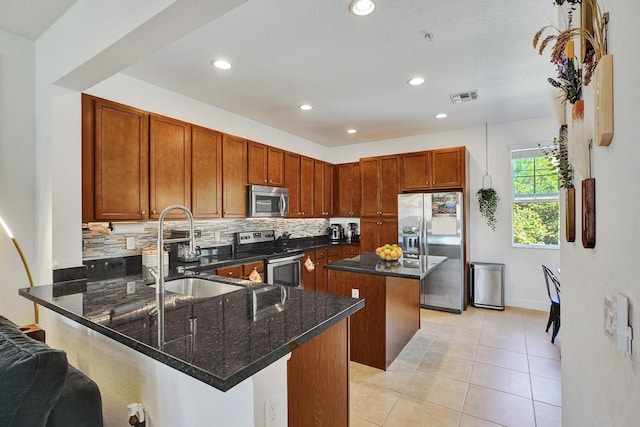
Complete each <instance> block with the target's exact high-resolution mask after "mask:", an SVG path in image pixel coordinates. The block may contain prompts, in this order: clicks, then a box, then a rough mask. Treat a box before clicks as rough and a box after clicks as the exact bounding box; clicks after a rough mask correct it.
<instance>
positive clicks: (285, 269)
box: [267, 254, 304, 286]
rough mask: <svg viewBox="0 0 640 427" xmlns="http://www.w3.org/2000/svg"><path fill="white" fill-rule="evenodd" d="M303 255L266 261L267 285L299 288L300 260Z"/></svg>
mask: <svg viewBox="0 0 640 427" xmlns="http://www.w3.org/2000/svg"><path fill="white" fill-rule="evenodd" d="M302 258H304V255H303V254H296V255H292V256H287V257H283V258H275V259H267V283H268V284H270V285H282V286H300V260H302Z"/></svg>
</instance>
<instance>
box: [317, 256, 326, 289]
mask: <svg viewBox="0 0 640 427" xmlns="http://www.w3.org/2000/svg"><path fill="white" fill-rule="evenodd" d="M325 265H327V258H318V259H316V269H315V270H314V272H315V279H316V288H315V291H316V292H327V271H326V270H325V269H324V266H325Z"/></svg>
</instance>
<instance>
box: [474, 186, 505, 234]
mask: <svg viewBox="0 0 640 427" xmlns="http://www.w3.org/2000/svg"><path fill="white" fill-rule="evenodd" d="M476 196H477V197H478V205H479V207H480V214H481V215H482V216H483V217H485V219H486V220H487V225H488V226H489V227H491V229H492V230H495V229H496V221H497V220H496V211H497V210H498V202H499V201H500V197H499V196H498V193H497V192H496V190H494V189H493V188H481V189H480V190H478V192H477V193H476Z"/></svg>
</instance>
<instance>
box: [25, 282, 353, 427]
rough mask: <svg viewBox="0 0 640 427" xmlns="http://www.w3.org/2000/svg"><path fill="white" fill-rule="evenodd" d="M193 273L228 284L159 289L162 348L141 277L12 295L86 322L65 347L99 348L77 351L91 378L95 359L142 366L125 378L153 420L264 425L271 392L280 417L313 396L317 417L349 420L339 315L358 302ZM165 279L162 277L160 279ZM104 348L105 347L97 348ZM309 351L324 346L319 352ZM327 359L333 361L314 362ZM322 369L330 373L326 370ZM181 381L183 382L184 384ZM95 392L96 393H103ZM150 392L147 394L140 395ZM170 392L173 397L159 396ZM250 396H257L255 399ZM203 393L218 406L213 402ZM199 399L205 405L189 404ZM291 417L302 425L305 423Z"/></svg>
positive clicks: (151, 292)
mask: <svg viewBox="0 0 640 427" xmlns="http://www.w3.org/2000/svg"><path fill="white" fill-rule="evenodd" d="M199 278H200V279H205V280H206V279H209V280H215V281H216V282H221V283H225V284H227V285H228V284H231V285H236V286H235V287H234V288H233V290H231V291H230V292H227V293H224V294H222V295H219V296H205V297H201V296H197V295H188V294H182V293H175V292H167V293H166V295H165V325H166V328H165V342H166V344H165V345H164V348H163V350H160V349H159V348H158V347H159V346H158V334H157V318H156V317H157V310H156V309H155V289H153V288H151V287H150V286H148V285H149V282H148V280H145V279H144V278H142V277H141V276H140V275H136V276H127V277H120V278H114V279H108V280H97V281H87V280H79V281H70V282H63V283H59V284H53V285H45V286H36V287H33V288H25V289H21V290H20V294H21V295H22V296H24V297H26V298H28V299H30V300H32V301H34V302H36V303H38V304H40V305H42V306H44V307H47V308H49V309H51V310H52V311H53V312H55V313H56V314H57V315H59V316H61V317H62V321H63V323H66V324H67V325H68V324H69V319H71V320H72V321H73V322H77V324H79V325H82V327H83V328H86V329H87V330H88V333H87V334H85V337H84V338H82V337H81V339H80V341H79V343H80V344H78V343H74V345H73V346H74V347H76V346H78V345H83V344H82V340H83V339H84V345H85V346H86V349H85V350H84V351H86V352H87V353H89V352H90V350H91V348H92V347H94V346H96V347H97V346H102V347H103V350H102V351H100V354H99V355H97V356H98V357H94V358H82V357H80V364H82V365H83V366H82V367H83V368H85V369H84V370H85V371H87V370H88V371H89V375H90V376H91V377H95V375H97V374H93V375H92V374H91V372H98V371H99V370H100V369H103V366H96V364H97V363H100V362H98V361H97V360H98V359H99V360H101V362H102V363H106V364H109V363H111V362H113V366H112V368H111V369H119V368H120V367H122V360H126V361H130V360H135V361H136V362H135V363H141V365H140V366H142V368H140V367H138V368H137V369H131V372H132V373H131V375H138V377H135V378H127V379H126V381H130V382H132V383H133V384H134V386H135V387H140V391H139V394H140V396H138V397H137V398H136V400H138V401H140V400H142V403H143V404H144V405H147V406H150V407H151V408H152V414H151V415H150V417H151V418H152V419H154V418H155V419H154V421H153V425H154V426H163V425H179V423H180V419H182V420H183V421H184V420H190V421H194V420H197V419H201V420H202V421H203V422H204V421H205V420H206V419H207V417H208V418H209V421H210V420H211V419H213V418H217V419H220V420H226V422H228V423H231V424H228V425H265V424H264V420H265V413H264V408H265V402H266V400H267V399H279V400H277V403H278V405H280V407H281V408H284V412H285V415H282V417H283V418H284V419H285V420H286V418H287V416H286V412H287V411H286V408H287V401H292V402H294V403H293V404H290V405H289V406H288V408H289V418H292V417H293V419H295V420H301V419H304V417H305V414H300V413H299V412H309V408H313V405H314V404H317V401H315V402H314V401H312V402H309V400H311V399H324V400H320V401H321V403H322V404H323V405H324V410H325V415H327V414H332V415H331V416H332V417H336V416H338V418H337V419H338V420H344V423H343V422H339V423H338V425H345V426H346V425H348V340H347V337H348V317H349V316H350V315H352V314H353V313H355V312H356V311H357V310H359V309H360V308H362V306H363V305H364V303H363V301H359V300H356V299H351V298H349V299H347V298H341V297H338V296H335V295H329V294H321V293H315V292H308V291H304V290H302V289H299V288H290V287H279V286H269V285H264V284H257V285H256V284H251V283H250V282H247V281H243V280H236V279H226V278H222V277H218V276H214V275H209V274H207V273H204V272H203V273H200V274H199ZM171 279H172V277H170V278H168V279H167V283H168V284H169V283H171V282H170V280H171ZM73 322H72V323H73ZM72 329H76V330H77V329H78V327H77V326H75V327H74V326H71V328H69V333H70V335H71V333H72V332H73V331H72ZM96 333H98V334H99V335H100V336H99V337H98V336H96ZM104 337H107V338H108V339H107V340H105V339H104ZM94 338H95V340H93V339H94ZM64 339H65V340H66V339H67V337H64ZM109 342H112V344H111V345H109V344H108V343H109ZM105 343H106V344H105ZM105 346H106V348H108V350H106V353H108V354H104V353H105V351H104V348H105ZM318 348H323V349H325V351H323V352H322V353H319V352H318V351H317V349H318ZM63 349H65V350H67V349H66V348H63ZM132 351H133V352H134V353H138V354H141V355H144V357H143V358H142V359H144V361H142V362H139V360H140V359H141V358H140V357H139V356H138V357H136V356H135V354H134V355H133V356H132ZM287 360H288V361H287ZM147 361H148V362H147ZM285 362H286V364H285ZM327 362H331V363H332V365H331V366H326V365H323V363H327ZM119 365H120V366H119ZM276 365H280V366H284V379H283V378H277V377H278V376H280V377H282V375H281V374H282V372H283V369H282V368H278V369H275V370H274V369H272V367H273V366H276ZM167 368H170V369H167ZM314 370H319V371H321V372H318V373H317V375H315V376H322V377H323V378H325V379H327V381H325V382H324V383H320V384H318V382H317V381H315V380H314V379H313V378H314V374H313V372H314ZM138 371H146V372H145V373H144V374H142V373H138ZM329 371H331V373H332V375H327V372H329ZM160 372H163V374H160ZM265 372H266V373H267V374H265ZM146 374H149V375H146ZM333 374H335V375H333ZM140 375H141V376H140ZM261 375H262V377H260V376H261ZM150 376H153V378H150ZM185 376H186V377H190V378H192V379H196V380H197V381H196V383H195V385H193V384H194V382H193V381H192V380H188V381H187V380H184V379H182V378H184V377H185ZM274 377H276V378H274ZM281 381H284V384H285V386H284V387H279V388H272V387H271V383H275V382H281ZM96 382H97V383H98V385H99V386H100V385H101V384H100V381H96ZM185 384H190V385H189V386H188V388H189V389H186V388H187V386H185ZM198 384H199V385H198ZM207 387H210V389H211V391H209V390H207ZM322 387H325V388H324V389H323V388H322ZM258 388H261V390H257V389H258ZM101 389H102V390H101V391H102V392H103V394H104V393H110V392H111V390H105V389H104V387H101ZM149 389H150V390H153V391H152V392H151V393H154V395H153V396H150V395H147V396H145V390H149ZM214 389H215V390H214ZM197 390H199V391H197ZM303 392H306V393H308V394H306V395H305V394H303ZM147 393H149V392H148V391H147ZM157 394H162V396H161V397H158V396H157ZM171 394H173V395H174V400H172V401H166V399H168V397H167V395H171ZM283 394H284V396H283ZM227 395H228V396H227ZM257 395H260V396H261V398H263V399H262V401H260V402H257V403H256V402H254V399H255V397H256V396H257ZM332 395H333V396H335V397H333V398H332V397H330V396H332ZM204 396H208V399H204ZM211 396H213V397H211ZM229 396H230V397H229ZM327 396H329V397H327ZM212 398H215V399H219V400H220V401H221V402H224V403H223V404H217V403H216V402H212V401H211V399H212ZM282 399H284V403H282ZM155 400H158V401H162V400H165V403H164V404H162V403H160V402H155ZM202 400H206V401H207V403H204V404H199V405H196V404H194V403H193V402H202ZM238 402H242V404H239V403H238ZM189 405H191V406H189ZM242 405H245V406H242ZM305 405H306V406H305ZM196 406H197V408H196ZM187 408H188V409H187ZM124 409H125V413H126V407H125V408H124ZM254 411H255V413H254ZM332 411H337V412H339V414H338V415H336V414H335V413H332ZM260 412H261V413H260ZM199 415H200V416H201V417H200V418H198V416H199ZM311 415H312V416H314V415H317V414H313V413H312V414H311ZM320 416H322V414H320ZM181 417H182V418H181ZM248 419H250V421H251V422H250V424H249V423H248V421H247V420H248ZM332 419H336V418H332ZM238 420H240V421H238ZM292 423H293V424H291V425H307V423H305V422H304V421H303V422H299V421H296V422H294V421H292ZM196 424H197V423H196ZM223 424H224V423H223ZM277 425H287V424H286V422H284V423H282V424H277Z"/></svg>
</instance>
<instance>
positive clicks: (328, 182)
mask: <svg viewBox="0 0 640 427" xmlns="http://www.w3.org/2000/svg"><path fill="white" fill-rule="evenodd" d="M334 173H335V167H334V165H332V164H330V163H325V164H324V197H323V198H322V203H323V206H324V216H325V217H330V216H333V174H334Z"/></svg>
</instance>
